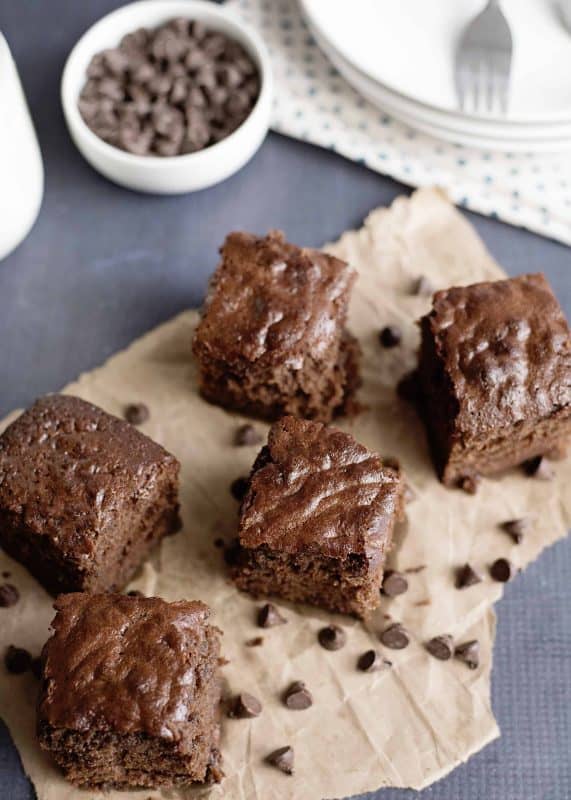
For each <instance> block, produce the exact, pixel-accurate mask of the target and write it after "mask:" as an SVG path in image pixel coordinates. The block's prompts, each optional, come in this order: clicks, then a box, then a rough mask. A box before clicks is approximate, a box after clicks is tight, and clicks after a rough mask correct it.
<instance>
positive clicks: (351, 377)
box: [193, 231, 360, 422]
mask: <svg viewBox="0 0 571 800" xmlns="http://www.w3.org/2000/svg"><path fill="white" fill-rule="evenodd" d="M221 254H222V260H221V263H220V265H219V266H218V268H217V270H216V272H215V273H214V276H213V278H212V280H211V283H210V288H209V292H208V296H207V299H206V302H205V306H204V310H203V315H202V319H201V321H200V323H199V325H198V327H197V330H196V333H195V336H194V342H193V351H194V354H195V356H196V359H197V361H198V365H199V370H200V387H201V392H202V395H203V396H204V397H205V398H206V399H207V400H209V401H210V402H212V403H216V404H218V405H221V406H224V407H226V408H231V409H237V410H239V411H242V412H244V413H246V414H250V415H253V416H257V417H262V418H264V419H269V420H275V419H277V418H279V417H280V416H281V415H283V414H285V413H287V414H294V415H295V416H299V417H305V418H308V419H316V420H321V421H324V422H327V421H330V420H331V419H332V418H333V417H334V416H336V415H339V414H343V413H348V412H350V411H353V410H355V408H356V406H354V405H353V404H352V398H353V396H354V394H355V391H356V389H357V388H358V385H359V369H358V361H359V352H360V351H359V346H358V344H357V342H356V340H355V339H354V338H353V337H352V336H351V335H350V334H349V333H348V332H347V331H346V330H345V320H346V317H347V306H348V303H349V296H350V292H351V289H352V286H353V283H354V281H355V279H356V273H355V271H354V270H353V269H351V268H350V267H349V266H348V265H347V264H346V263H345V262H344V261H341V260H339V259H338V258H334V257H333V256H330V255H326V254H325V253H321V252H319V251H317V250H310V249H306V248H300V247H296V246H295V245H292V244H288V243H287V242H286V241H285V239H284V236H283V234H282V233H280V232H275V231H274V232H272V233H270V234H268V236H266V237H258V236H254V235H252V234H249V233H231V234H230V235H229V236H228V237H227V238H226V241H225V243H224V246H223V247H222V249H221Z"/></svg>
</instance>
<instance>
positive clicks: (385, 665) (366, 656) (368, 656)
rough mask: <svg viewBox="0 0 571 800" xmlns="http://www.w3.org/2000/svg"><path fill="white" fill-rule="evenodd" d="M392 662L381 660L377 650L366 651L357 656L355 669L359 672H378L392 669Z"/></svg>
mask: <svg viewBox="0 0 571 800" xmlns="http://www.w3.org/2000/svg"><path fill="white" fill-rule="evenodd" d="M392 665H393V664H392V661H388V660H387V659H386V658H383V657H382V656H381V654H380V653H379V651H378V650H367V651H366V652H365V653H363V654H362V655H360V656H359V659H358V661H357V669H360V670H361V672H380V671H381V670H385V669H389V668H390V667H392Z"/></svg>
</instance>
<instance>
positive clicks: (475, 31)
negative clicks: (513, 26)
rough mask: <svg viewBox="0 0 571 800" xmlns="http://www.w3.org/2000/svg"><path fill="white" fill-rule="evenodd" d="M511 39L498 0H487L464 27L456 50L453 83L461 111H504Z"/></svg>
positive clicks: (506, 107)
mask: <svg viewBox="0 0 571 800" xmlns="http://www.w3.org/2000/svg"><path fill="white" fill-rule="evenodd" d="M512 51H513V41H512V34H511V30H510V26H509V25H508V21H507V19H506V18H505V16H504V14H503V12H502V9H501V8H500V0H489V2H488V3H487V5H486V7H485V9H484V10H483V11H482V12H481V13H480V14H478V16H477V17H475V18H474V19H473V20H472V22H471V23H470V24H469V25H468V27H467V28H466V30H465V32H464V35H463V36H462V39H461V40H460V44H459V46H458V50H457V52H456V63H455V82H456V92H457V95H458V104H459V106H460V108H461V109H462V111H466V112H468V111H472V112H476V113H478V112H480V111H481V110H482V109H483V108H485V109H486V110H487V111H488V112H489V113H492V112H494V111H495V110H496V109H497V110H499V111H500V112H501V113H502V114H506V113H507V110H508V98H509V83H510V70H511V63H512Z"/></svg>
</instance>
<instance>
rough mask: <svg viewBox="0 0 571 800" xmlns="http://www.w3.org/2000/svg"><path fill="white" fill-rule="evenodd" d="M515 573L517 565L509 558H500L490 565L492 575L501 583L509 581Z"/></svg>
mask: <svg viewBox="0 0 571 800" xmlns="http://www.w3.org/2000/svg"><path fill="white" fill-rule="evenodd" d="M514 574H515V567H514V565H513V564H512V563H511V561H508V559H507V558H498V559H497V560H496V561H494V563H493V564H492V566H491V567H490V575H491V576H492V578H493V579H494V580H495V581H498V582H499V583H507V582H508V581H510V580H511V579H512V578H513V576H514Z"/></svg>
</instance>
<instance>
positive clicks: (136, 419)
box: [125, 403, 150, 425]
mask: <svg viewBox="0 0 571 800" xmlns="http://www.w3.org/2000/svg"><path fill="white" fill-rule="evenodd" d="M149 417H150V412H149V409H148V406H146V405H145V404H144V403H131V404H130V405H128V406H127V408H126V409H125V419H126V420H127V422H129V423H130V424H131V425H142V424H143V423H144V422H146V421H147V420H148V419H149Z"/></svg>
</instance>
